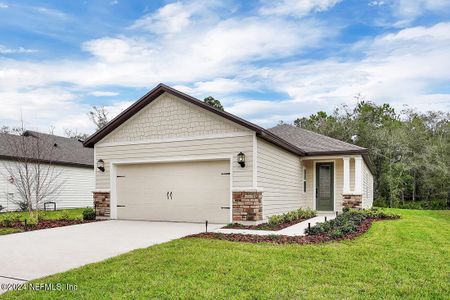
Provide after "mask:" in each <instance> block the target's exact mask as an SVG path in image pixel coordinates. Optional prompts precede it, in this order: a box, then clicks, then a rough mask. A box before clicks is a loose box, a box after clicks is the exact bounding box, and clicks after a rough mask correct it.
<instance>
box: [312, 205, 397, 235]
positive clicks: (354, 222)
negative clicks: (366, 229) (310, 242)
mask: <svg viewBox="0 0 450 300" xmlns="http://www.w3.org/2000/svg"><path fill="white" fill-rule="evenodd" d="M398 218H400V216H399V215H397V214H394V213H391V212H386V211H383V210H379V209H369V210H347V211H344V212H343V213H342V214H340V215H338V216H337V217H336V218H335V219H333V220H330V221H327V222H324V223H317V224H316V225H314V226H312V227H311V228H309V229H306V230H305V233H306V234H308V235H319V234H326V235H329V236H330V237H332V238H341V237H343V236H345V235H347V234H350V233H354V232H356V231H358V227H359V226H360V225H361V224H362V223H363V221H364V220H366V219H398Z"/></svg>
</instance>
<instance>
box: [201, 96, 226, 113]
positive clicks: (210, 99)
mask: <svg viewBox="0 0 450 300" xmlns="http://www.w3.org/2000/svg"><path fill="white" fill-rule="evenodd" d="M203 102H205V103H206V104H209V105H211V106H212V107H215V108H217V109H220V110H224V109H223V106H222V103H220V100H217V99H215V98H214V97H211V96H208V97H206V98H205V99H204V100H203Z"/></svg>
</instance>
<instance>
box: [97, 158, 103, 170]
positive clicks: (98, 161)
mask: <svg viewBox="0 0 450 300" xmlns="http://www.w3.org/2000/svg"><path fill="white" fill-rule="evenodd" d="M97 169H99V170H100V171H102V172H105V162H104V161H103V159H99V160H97Z"/></svg>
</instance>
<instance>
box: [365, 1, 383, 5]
mask: <svg viewBox="0 0 450 300" xmlns="http://www.w3.org/2000/svg"><path fill="white" fill-rule="evenodd" d="M385 4H386V3H385V2H384V1H370V2H369V3H368V5H369V6H383V5H385Z"/></svg>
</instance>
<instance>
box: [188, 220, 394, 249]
mask: <svg viewBox="0 0 450 300" xmlns="http://www.w3.org/2000/svg"><path fill="white" fill-rule="evenodd" d="M380 220H386V219H366V220H364V221H363V222H362V223H361V224H360V225H359V226H358V229H357V231H355V232H353V233H350V234H347V235H345V236H343V237H340V238H333V237H331V236H329V235H327V234H319V235H305V236H287V235H256V234H235V233H232V234H227V233H216V232H208V233H198V234H194V235H190V236H187V237H186V238H191V237H197V238H206V239H216V240H224V241H231V242H244V243H263V242H264V243H273V244H316V243H323V242H330V241H339V240H351V239H354V238H356V237H358V236H360V235H361V234H363V233H364V232H366V231H367V230H369V228H370V226H371V225H372V222H373V221H380Z"/></svg>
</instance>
